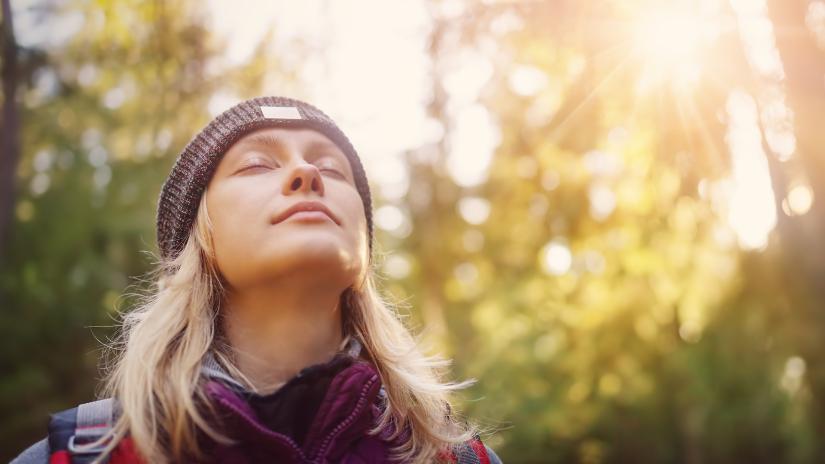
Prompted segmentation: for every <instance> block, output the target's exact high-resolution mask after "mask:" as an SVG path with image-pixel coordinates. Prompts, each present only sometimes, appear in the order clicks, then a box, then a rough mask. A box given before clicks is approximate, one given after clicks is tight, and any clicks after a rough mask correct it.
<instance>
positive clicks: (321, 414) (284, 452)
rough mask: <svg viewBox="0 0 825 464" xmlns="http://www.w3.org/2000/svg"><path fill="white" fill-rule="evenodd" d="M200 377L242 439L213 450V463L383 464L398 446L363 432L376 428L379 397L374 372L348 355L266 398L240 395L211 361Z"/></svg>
mask: <svg viewBox="0 0 825 464" xmlns="http://www.w3.org/2000/svg"><path fill="white" fill-rule="evenodd" d="M204 371H205V373H206V374H207V375H208V376H209V377H211V379H210V380H209V381H208V383H207V384H206V391H207V393H208V394H209V395H210V397H211V398H212V399H213V400H214V402H215V404H216V405H217V407H218V413H219V416H220V418H221V421H222V424H223V430H225V431H231V436H232V437H233V438H235V439H238V440H240V443H238V444H236V445H233V446H222V445H218V444H214V443H213V444H211V445H210V446H211V449H210V450H209V455H210V456H212V457H214V461H215V462H226V463H253V462H254V463H259V462H284V463H292V462H294V463H307V462H311V463H327V462H330V463H332V462H335V463H338V462H340V463H352V464H356V463H373V462H386V461H388V460H389V451H390V448H391V447H393V446H395V445H398V444H399V443H397V442H395V443H394V442H390V441H388V440H387V437H388V435H389V433H391V430H384V431H382V433H379V434H377V435H369V434H368V433H367V432H368V430H370V429H371V428H373V427H374V426H375V424H376V423H377V420H378V417H379V415H380V413H381V411H382V409H381V408H382V405H383V402H384V394H383V389H382V387H381V381H380V378H379V376H378V373H377V372H376V370H375V368H374V367H373V366H372V365H371V364H369V363H368V362H366V361H363V360H361V359H359V358H357V357H355V356H352V353H351V352H350V353H341V354H339V355H337V356H336V357H335V358H333V360H331V361H330V362H328V363H325V364H321V365H316V366H311V367H308V368H306V369H304V370H302V371H301V373H300V374H298V375H297V376H296V377H295V378H293V379H291V380H290V381H289V382H287V383H286V384H285V385H284V386H283V387H281V388H280V389H279V390H278V391H276V392H275V393H272V394H270V395H266V396H260V395H256V394H254V393H250V392H248V391H246V390H244V389H243V387H241V386H240V384H238V383H237V382H235V381H234V380H233V379H231V378H230V377H229V376H228V375H226V373H225V372H223V371H222V370H221V369H220V368H219V367H218V365H217V363H214V361H212V360H209V361H207V363H206V365H205V369H204ZM296 424H297V425H296Z"/></svg>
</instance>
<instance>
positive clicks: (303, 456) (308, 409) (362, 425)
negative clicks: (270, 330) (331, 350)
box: [14, 339, 501, 464]
mask: <svg viewBox="0 0 825 464" xmlns="http://www.w3.org/2000/svg"><path fill="white" fill-rule="evenodd" d="M360 349H361V347H360V344H359V343H358V342H357V341H356V340H354V339H352V341H351V342H350V344H349V347H348V349H347V350H346V351H343V352H340V353H338V354H337V355H336V356H335V357H334V358H333V359H332V360H330V361H329V362H326V363H323V364H317V365H314V366H310V367H307V368H305V369H303V370H302V371H301V372H300V373H299V374H298V375H296V376H295V377H293V378H292V379H291V380H289V381H288V382H287V383H286V384H284V385H283V386H282V387H281V388H279V389H278V390H277V391H276V392H274V393H271V394H269V395H258V394H255V393H253V392H250V391H248V390H246V389H245V388H244V387H243V385H241V384H240V383H239V382H237V381H236V380H235V379H233V378H232V377H230V376H229V375H228V374H227V373H226V371H224V370H223V369H222V368H221V366H220V365H219V364H218V363H217V362H216V361H215V360H214V358H213V357H211V356H208V357H207V359H206V360H205V362H204V364H203V369H202V373H203V376H204V378H205V382H206V383H205V385H204V388H205V391H206V393H207V394H208V395H209V396H210V398H211V399H212V400H213V403H214V404H215V406H216V411H215V412H216V413H217V417H216V418H215V419H216V420H217V421H219V424H217V426H218V428H219V429H221V431H223V432H224V433H227V434H228V435H229V436H230V437H231V438H233V439H235V440H236V443H235V444H233V445H222V444H218V443H215V442H214V441H212V440H210V439H208V438H207V437H205V436H202V437H201V438H202V439H203V441H202V449H203V450H204V451H205V453H206V456H207V459H208V462H220V463H230V464H242V463H270V462H277V463H301V464H306V463H313V464H315V463H318V464H320V463H345V464H346V463H349V464H356V463H382V462H388V461H389V456H390V451H391V449H392V448H394V447H395V446H398V445H399V444H401V443H402V442H403V441H405V440H406V439H407V438H408V437H409V434H408V432H407V431H405V432H404V433H402V434H400V436H399V437H397V438H395V439H394V440H392V441H391V440H390V439H389V437H390V436H391V435H392V427H391V426H390V427H388V428H386V429H384V430H381V431H380V432H379V433H377V434H375V435H371V434H369V430H371V429H372V428H374V427H375V425H376V424H377V422H378V418H379V416H380V414H381V412H382V411H383V408H384V407H385V404H386V395H385V393H384V389H383V387H382V385H381V381H380V377H379V376H378V373H377V372H376V370H375V367H374V366H372V365H371V364H370V363H369V362H367V361H365V360H363V359H362V358H360V356H359V354H360ZM75 409H76V408H75ZM71 411H72V410H70V412H71ZM69 428H70V429H71V431H73V430H74V426H72V427H69ZM50 452H51V450H50V447H49V442H48V441H47V440H42V441H40V442H38V443H36V444H35V445H33V446H31V447H30V448H29V449H27V450H26V451H24V452H23V453H21V455H20V456H18V458H17V459H15V460H14V463H15V464H18V463H20V464H41V463H46V462H48V460H49V454H50ZM453 457H454V458H455V459H454V460H455V462H457V463H459V464H465V463H467V464H470V463H472V464H475V463H480V464H486V463H490V464H500V463H501V461H500V460H499V459H498V457H497V456H496V455H495V453H493V452H492V450H490V449H489V448H487V447H485V446H484V445H483V444H482V443H481V442H480V441H478V440H474V441H473V442H472V443H470V442H468V443H467V444H465V445H464V446H462V447H459V448H457V450H456V451H455V452H454V453H453Z"/></svg>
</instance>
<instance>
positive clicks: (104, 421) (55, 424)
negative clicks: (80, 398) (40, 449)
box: [49, 398, 116, 464]
mask: <svg viewBox="0 0 825 464" xmlns="http://www.w3.org/2000/svg"><path fill="white" fill-rule="evenodd" d="M115 416H116V414H115V401H114V400H113V399H112V398H106V399H102V400H98V401H91V402H89V403H83V404H81V405H79V406H77V407H76V408H72V409H67V410H66V411H62V412H60V413H57V414H53V415H52V417H51V420H50V422H49V444H50V448H51V454H52V456H51V460H52V461H54V462H61V463H63V462H65V463H71V464H88V463H91V462H92V461H94V460H95V459H97V458H98V457H99V456H100V454H101V453H102V451H103V449H104V448H105V447H106V444H105V443H104V444H102V445H99V446H95V447H89V446H87V445H88V444H89V443H92V442H94V441H96V440H98V439H99V438H101V437H103V436H104V435H105V434H107V433H108V432H109V431H110V430H112V427H113V426H114V422H115ZM100 462H102V463H106V462H108V456H104V458H103V459H102V460H101V461H100Z"/></svg>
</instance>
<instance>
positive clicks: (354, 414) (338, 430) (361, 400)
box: [312, 375, 378, 462]
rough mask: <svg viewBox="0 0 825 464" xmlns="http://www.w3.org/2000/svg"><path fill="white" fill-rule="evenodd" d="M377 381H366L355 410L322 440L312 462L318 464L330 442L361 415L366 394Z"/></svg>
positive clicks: (374, 376) (374, 379) (375, 377)
mask: <svg viewBox="0 0 825 464" xmlns="http://www.w3.org/2000/svg"><path fill="white" fill-rule="evenodd" d="M377 381H378V375H373V376H372V377H370V379H369V380H368V381H367V383H366V384H364V386H363V387H362V388H361V393H359V394H358V402H357V403H356V404H355V409H353V410H352V412H351V413H350V414H349V415H348V416H347V417H346V418H345V419H344V420H343V421H341V423H340V424H338V425H337V426H336V427H335V428H334V429H332V431H331V432H330V433H329V434H328V435H327V436H326V437H325V438H324V440H323V441H322V442H321V446H319V447H318V452H317V453H313V454H312V455H314V459H313V462H318V461H317V459H318V458H319V457H321V456H323V455H324V453H326V452H327V448H329V446H330V445H331V444H332V441H333V440H334V439H335V437H337V436H338V435H339V434H340V433H341V432H342V431H344V429H345V428H347V427H349V426H350V425H351V424H352V423H353V422H354V421H355V419H356V418H357V417H358V416H360V415H361V411H363V410H364V407H365V405H366V402H367V392H369V390H370V389H371V388H372V386H373V385H375V382H377Z"/></svg>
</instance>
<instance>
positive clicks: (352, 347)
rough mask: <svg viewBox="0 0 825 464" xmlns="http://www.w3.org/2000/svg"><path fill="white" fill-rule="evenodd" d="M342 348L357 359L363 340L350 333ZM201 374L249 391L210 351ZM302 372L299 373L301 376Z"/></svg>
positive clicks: (240, 389) (202, 366)
mask: <svg viewBox="0 0 825 464" xmlns="http://www.w3.org/2000/svg"><path fill="white" fill-rule="evenodd" d="M341 346H342V348H341V350H340V351H339V353H342V352H343V353H346V354H347V355H348V356H350V357H352V358H355V359H357V358H358V357H359V356H360V355H361V342H359V341H358V339H357V338H355V337H353V336H351V335H348V336H347V337H346V339H345V340H344V341H343V342H342V344H341ZM201 375H202V376H204V377H205V378H206V379H214V380H219V381H221V382H224V383H226V384H228V385H229V386H231V387H233V388H235V389H237V390H239V391H243V392H248V391H249V390H248V389H247V388H246V387H245V386H244V385H243V384H242V383H241V382H239V381H238V380H237V379H235V378H233V377H232V376H231V375H229V373H228V372H226V369H224V368H223V366H221V365H220V363H218V360H217V359H215V355H214V354H213V353H212V352H211V351H210V352H208V353H207V354H206V356H204V359H203V362H202V364H201ZM300 375H301V373H300V372H299V373H298V376H300Z"/></svg>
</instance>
